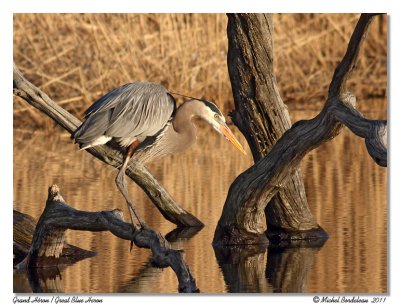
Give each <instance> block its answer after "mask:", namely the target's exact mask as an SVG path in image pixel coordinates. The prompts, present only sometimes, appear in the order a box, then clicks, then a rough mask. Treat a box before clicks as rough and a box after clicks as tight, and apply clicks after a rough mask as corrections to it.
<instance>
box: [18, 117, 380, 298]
mask: <svg viewBox="0 0 400 306" xmlns="http://www.w3.org/2000/svg"><path fill="white" fill-rule="evenodd" d="M313 115H315V113H311V112H308V113H305V112H301V111H297V112H294V113H292V116H294V118H292V120H293V122H294V121H296V120H298V119H301V118H310V117H311V116H313ZM369 115H371V118H386V116H385V114H384V116H382V114H374V113H371V114H366V116H367V117H368V116H369ZM379 115H380V116H379ZM236 134H237V133H236ZM239 139H240V140H241V142H242V143H244V140H243V138H241V137H239ZM248 152H249V151H248ZM251 163H252V162H251V159H250V157H244V156H243V155H241V154H240V153H239V152H237V151H236V150H235V149H234V148H233V147H232V146H231V145H230V144H229V143H228V142H226V141H225V140H224V139H221V138H220V137H219V136H218V135H216V134H215V133H214V132H213V131H212V129H211V128H208V127H204V128H202V129H199V135H198V141H197V144H196V145H195V146H193V147H192V148H191V149H190V150H189V151H187V152H185V153H182V154H179V155H175V156H171V157H166V158H164V159H163V160H160V161H158V162H156V163H153V164H151V165H149V168H150V170H151V171H152V173H153V174H154V175H155V177H157V178H158V179H159V180H160V182H161V183H162V184H163V185H164V187H165V188H166V189H167V190H168V191H169V192H170V193H171V194H172V196H173V197H174V198H175V199H176V200H177V202H178V203H180V204H181V205H182V207H184V208H185V209H186V210H188V211H190V212H191V213H192V214H194V215H195V216H197V217H198V218H200V220H202V221H203V222H204V223H205V224H206V226H205V227H204V228H203V229H202V230H201V231H200V232H198V233H197V234H196V235H195V236H194V237H192V238H191V239H180V240H178V241H176V242H174V243H173V246H174V247H176V248H180V249H184V251H185V259H186V261H187V262H188V264H189V265H190V268H191V269H192V272H193V274H194V276H195V278H196V281H197V286H198V287H199V289H200V290H201V292H205V293H224V292H304V293H312V292H320V293H323V292H335V293H339V292H340V293H383V292H386V291H387V222H386V220H387V197H386V190H387V189H386V186H387V169H386V168H380V167H379V166H377V165H376V164H375V163H374V162H373V161H372V160H371V158H370V157H369V155H368V154H367V153H366V149H365V146H364V142H363V140H362V139H360V138H358V137H355V136H354V135H352V134H351V133H350V132H348V131H347V130H344V131H343V132H342V134H341V135H339V136H338V137H336V138H335V139H334V140H333V141H331V142H328V143H326V144H324V145H322V146H321V147H319V148H318V149H317V150H314V151H313V152H311V153H310V154H308V155H307V156H306V157H305V158H304V160H303V162H302V164H301V168H302V171H303V176H304V181H305V187H306V193H307V198H308V202H309V205H310V207H311V211H312V212H313V214H314V216H315V218H316V220H317V221H318V223H319V224H320V225H321V226H322V227H323V228H324V229H325V230H326V231H327V232H328V233H329V235H330V238H329V240H328V241H327V242H326V243H325V244H324V245H323V246H322V247H320V248H290V249H280V250H276V249H269V250H267V251H266V252H263V253H260V254H252V255H248V254H247V255H246V254H242V255H243V256H242V255H241V256H239V259H238V260H237V261H235V262H233V263H229V264H227V263H223V262H220V263H219V262H218V261H217V258H216V255H215V252H214V250H213V248H212V246H211V242H212V238H213V234H214V229H215V226H216V224H217V222H218V219H219V217H220V215H221V211H222V207H223V204H224V201H225V198H226V194H227V191H228V188H229V186H230V184H231V182H232V181H233V180H234V179H235V177H236V176H237V175H238V174H240V173H241V172H242V171H243V170H245V169H246V168H248V167H249V166H250V165H251ZM115 175H116V170H115V169H113V168H111V167H109V166H106V165H104V164H103V163H101V162H100V161H98V160H95V159H94V158H93V157H91V156H90V155H89V154H86V153H83V152H79V150H78V148H77V147H76V146H73V145H72V144H71V140H70V139H69V136H68V135H67V134H66V133H62V134H61V135H60V136H48V135H47V134H43V133H40V132H36V133H33V134H32V133H31V132H27V131H20V130H18V129H17V130H15V132H14V208H15V209H17V210H19V211H21V212H24V213H27V214H29V215H31V216H33V217H35V218H38V217H39V216H40V214H41V212H42V210H43V208H44V206H45V201H46V198H47V188H48V186H50V185H51V184H54V183H56V184H58V185H59V186H60V188H61V194H62V195H63V196H64V198H65V200H66V201H67V203H69V204H70V205H71V206H72V207H74V208H77V209H83V210H108V209H113V208H120V209H123V211H124V214H125V215H126V216H127V215H128V212H127V208H126V204H125V202H124V200H123V198H122V196H121V195H120V193H119V192H118V190H117V188H116V186H115V184H114V177H115ZM128 188H129V191H130V194H131V196H132V197H133V199H134V201H135V203H136V205H137V207H138V210H139V212H140V213H141V215H142V216H143V217H144V219H145V220H146V222H147V223H148V224H149V225H150V226H151V227H153V228H155V229H157V230H159V231H160V232H161V233H162V234H164V235H166V234H168V233H169V232H170V231H172V230H173V229H174V225H173V224H171V223H169V222H168V221H165V220H164V219H163V217H162V216H161V214H160V213H159V212H158V210H157V209H156V208H154V206H153V205H152V203H151V202H150V201H149V200H148V199H147V198H146V196H145V194H144V193H143V192H142V191H141V190H140V188H139V187H137V186H135V185H134V184H133V183H130V184H129V187H128ZM67 240H68V242H69V243H71V244H74V245H77V246H79V247H82V248H84V249H88V250H92V251H95V252H97V256H95V257H93V258H90V259H86V260H83V261H81V262H78V263H76V264H74V265H72V266H68V267H64V268H61V269H60V275H59V276H57V277H56V278H55V279H51V280H47V281H45V282H44V283H45V284H44V285H43V287H44V288H47V290H49V291H62V292H66V293H109V292H119V293H133V292H143V293H159V292H162V293H175V292H177V288H178V282H177V279H176V276H175V274H174V273H173V271H172V269H170V268H168V269H157V268H154V267H152V266H151V264H150V251H148V250H144V249H139V248H137V247H134V249H133V251H132V253H129V242H127V241H122V240H120V239H118V238H116V237H114V236H113V235H111V234H110V233H106V232H105V233H90V232H76V231H68V232H67ZM14 291H15V292H32V289H31V287H30V285H29V281H28V279H27V277H26V276H25V275H24V274H22V273H19V272H15V273H14Z"/></svg>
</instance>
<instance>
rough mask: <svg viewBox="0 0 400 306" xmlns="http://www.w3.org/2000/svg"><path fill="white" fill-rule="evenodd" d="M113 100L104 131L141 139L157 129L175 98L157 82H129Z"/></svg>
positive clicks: (169, 110)
mask: <svg viewBox="0 0 400 306" xmlns="http://www.w3.org/2000/svg"><path fill="white" fill-rule="evenodd" d="M129 89H130V90H127V91H126V92H124V93H122V94H121V96H120V97H119V99H121V100H124V101H126V102H125V103H116V106H115V108H114V110H113V113H112V116H111V120H110V125H109V128H108V129H107V131H106V133H105V135H107V136H111V137H115V138H117V141H118V138H119V139H120V140H122V139H123V138H130V137H137V138H139V140H141V141H142V140H144V138H146V137H147V136H152V135H154V134H156V133H157V132H158V131H159V130H161V129H162V128H163V127H164V126H165V124H166V123H167V122H168V120H169V118H170V117H171V115H172V113H173V111H174V109H175V101H174V100H173V98H172V97H171V96H170V95H169V93H168V92H167V90H166V89H165V88H164V87H163V86H161V85H157V84H152V83H133V84H132V85H131V87H130V88H129Z"/></svg>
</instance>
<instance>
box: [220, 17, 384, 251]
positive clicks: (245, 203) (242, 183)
mask: <svg viewBox="0 0 400 306" xmlns="http://www.w3.org/2000/svg"><path fill="white" fill-rule="evenodd" d="M372 17H373V14H363V15H361V17H360V20H359V22H358V23H357V26H356V28H355V30H354V33H353V35H352V37H351V39H350V42H349V45H348V49H347V52H346V54H345V56H344V57H343V60H342V61H341V63H340V64H339V65H338V67H337V68H336V70H335V73H334V76H333V79H332V82H331V84H330V87H329V96H328V99H327V101H326V103H325V105H324V107H323V109H322V110H321V112H320V113H319V114H318V115H317V116H316V117H315V118H313V119H311V120H302V121H299V122H297V123H296V124H294V125H293V126H292V127H291V128H290V129H288V130H287V131H286V132H285V133H284V134H283V135H282V137H281V138H280V139H279V140H278V141H277V142H276V144H275V145H274V146H273V147H272V149H271V150H270V151H269V153H268V154H267V155H266V156H264V157H263V158H261V159H260V160H259V161H258V162H257V163H256V164H255V165H253V166H252V167H250V168H249V169H247V170H246V171H245V172H243V173H242V174H241V175H239V176H238V177H237V178H236V180H235V181H234V182H233V184H232V185H231V187H230V189H229V193H228V196H227V199H226V202H225V205H224V208H223V211H222V216H221V218H220V220H219V222H218V225H217V228H216V231H215V235H214V245H230V244H254V243H265V235H264V232H265V225H264V222H263V220H264V218H265V215H264V210H265V207H266V206H267V203H269V202H270V201H271V199H272V198H273V197H274V196H275V195H276V194H277V193H278V192H280V191H282V187H283V186H285V185H286V184H287V182H288V180H291V176H292V175H293V173H295V172H296V171H297V168H298V166H299V163H300V161H301V159H302V158H303V157H304V156H305V155H306V154H307V153H308V152H309V151H310V150H312V149H314V148H316V147H318V146H319V145H321V144H322V143H323V142H326V141H329V140H331V139H332V138H334V137H335V136H336V135H338V134H339V133H340V130H341V128H342V126H343V124H344V125H346V126H347V127H349V129H350V130H351V131H352V132H354V133H355V134H356V135H357V136H359V137H363V138H365V143H366V146H367V150H368V153H369V154H370V155H371V157H372V158H373V159H374V161H375V162H376V163H377V164H378V165H380V166H386V164H387V157H386V152H387V140H386V137H387V127H386V120H367V119H365V118H363V116H362V115H361V114H360V113H359V112H358V111H357V110H356V109H355V104H356V99H355V97H354V96H353V95H352V94H350V93H349V92H347V91H346V88H345V85H346V80H347V79H348V78H349V75H350V73H351V72H352V70H353V69H354V67H355V64H356V61H357V58H358V54H359V50H360V48H361V45H362V42H363V41H364V39H365V37H366V32H367V30H368V28H369V24H370V22H371V20H372ZM232 18H233V17H231V19H232ZM253 18H255V19H256V20H260V19H261V20H263V18H265V17H260V16H257V17H253ZM239 21H241V20H239ZM241 22H242V21H241ZM243 22H244V21H243ZM245 29H246V31H244V32H243V33H242V35H245V36H246V35H247V33H249V32H251V26H247V27H246V28H245ZM250 50H252V49H250ZM240 51H241V52H242V54H247V53H248V52H249V50H247V49H239V50H238V52H240ZM247 56H249V55H248V54H247ZM237 65H238V66H239V64H237ZM238 74H239V75H241V76H242V75H244V74H245V71H239V72H238ZM251 79H252V78H251ZM245 85H246V83H245ZM252 85H254V84H252V83H251V82H250V83H249V84H247V85H246V86H244V88H245V89H246V88H248V91H249V92H250V93H251V92H252V91H254V86H252ZM273 86H275V85H273ZM271 94H273V93H271ZM244 105H245V107H246V105H248V104H246V103H244ZM237 116H238V115H236V117H237ZM270 116H273V112H272V114H271V113H270ZM250 118H251V117H250ZM249 120H250V119H248V118H247V119H246V121H249ZM242 121H243V120H242ZM282 211H284V210H282ZM278 213H279V211H278ZM285 216H286V215H282V218H283V219H284V217H285ZM307 236H308V238H310V236H311V237H312V235H307ZM317 236H318V233H317ZM299 238H301V236H300V237H299Z"/></svg>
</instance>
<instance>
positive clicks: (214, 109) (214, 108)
mask: <svg viewBox="0 0 400 306" xmlns="http://www.w3.org/2000/svg"><path fill="white" fill-rule="evenodd" d="M170 93H171V94H173V95H177V96H181V97H184V98H188V99H194V100H198V101H201V102H203V103H204V104H205V105H206V106H207V107H209V108H210V109H211V110H212V111H213V112H214V113H217V114H219V115H220V116H223V115H222V113H221V111H220V110H219V108H218V107H217V105H215V104H214V103H213V102H211V101H208V100H205V99H200V98H194V97H191V96H186V95H182V94H179V93H176V92H170Z"/></svg>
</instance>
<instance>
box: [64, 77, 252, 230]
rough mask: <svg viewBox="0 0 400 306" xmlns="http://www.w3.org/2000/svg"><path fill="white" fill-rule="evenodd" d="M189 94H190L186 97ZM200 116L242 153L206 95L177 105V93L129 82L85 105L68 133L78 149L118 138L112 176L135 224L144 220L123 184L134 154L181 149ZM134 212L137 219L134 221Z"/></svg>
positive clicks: (150, 156) (145, 157)
mask: <svg viewBox="0 0 400 306" xmlns="http://www.w3.org/2000/svg"><path fill="white" fill-rule="evenodd" d="M189 98H190V97H189ZM196 117H197V118H201V119H203V120H204V121H206V122H207V123H209V124H210V125H211V126H212V127H213V128H214V129H215V130H216V131H217V132H218V133H220V134H221V135H224V136H225V137H226V138H227V139H228V140H229V141H230V142H231V143H232V144H233V145H234V146H235V147H236V148H237V149H238V150H240V151H241V152H242V153H244V154H246V152H245V151H244V149H243V147H242V146H241V145H240V143H239V142H238V140H237V139H236V138H235V136H234V135H233V133H232V131H231V130H230V129H229V127H228V126H227V124H226V122H225V118H224V116H223V115H222V113H221V111H220V110H219V109H218V107H217V106H216V105H215V104H214V103H212V102H209V101H207V100H202V99H195V98H191V100H189V101H186V102H184V103H183V104H182V105H180V106H179V107H178V108H176V103H175V99H174V98H173V96H172V95H171V93H169V92H168V91H167V90H166V89H165V88H164V87H163V86H161V85H159V84H154V83H147V82H141V83H129V84H125V85H122V86H120V87H118V88H115V89H114V90H112V91H110V92H109V93H107V94H106V95H104V96H103V97H101V98H100V99H98V100H97V101H96V102H95V103H93V105H92V106H90V107H89V108H88V109H87V110H86V111H85V118H84V119H85V120H84V122H83V123H82V124H81V125H80V126H79V127H78V128H77V129H76V131H75V132H74V133H73V134H72V136H71V138H73V139H74V140H75V142H77V143H78V144H79V146H80V148H81V150H84V149H87V148H90V147H93V146H97V145H103V144H105V143H107V142H109V141H113V142H116V143H117V144H118V145H119V147H120V150H121V153H122V154H123V156H124V160H123V164H122V166H121V167H120V169H119V171H118V174H117V176H116V179H115V182H116V184H117V187H118V189H119V190H120V192H121V193H122V195H123V196H124V198H125V200H126V202H127V204H128V210H129V212H130V215H131V222H132V225H133V226H134V227H135V229H139V228H140V227H143V226H144V221H143V220H142V219H141V218H140V216H139V215H138V213H137V211H136V208H135V206H134V204H133V201H132V200H131V199H130V197H129V194H128V191H127V189H126V185H125V179H124V177H125V171H126V168H127V166H128V163H129V161H130V159H131V158H132V156H133V157H134V158H135V159H137V160H138V161H139V162H148V161H151V160H154V159H156V158H160V157H162V156H164V155H167V154H172V153H176V152H180V151H183V150H185V149H187V148H188V147H189V146H190V145H192V144H193V143H194V142H195V141H196V127H195V125H194V123H193V122H192V119H193V118H196ZM132 213H133V214H134V215H135V217H136V219H137V221H138V222H139V224H136V223H135V222H134V221H133V216H132Z"/></svg>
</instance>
